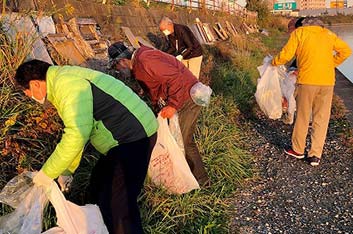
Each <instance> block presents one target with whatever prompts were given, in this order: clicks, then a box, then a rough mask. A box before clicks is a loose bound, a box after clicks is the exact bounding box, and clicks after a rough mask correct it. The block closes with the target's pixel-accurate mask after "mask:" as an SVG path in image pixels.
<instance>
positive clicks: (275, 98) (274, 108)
mask: <svg viewBox="0 0 353 234" xmlns="http://www.w3.org/2000/svg"><path fill="white" fill-rule="evenodd" d="M257 69H258V71H259V72H260V75H261V78H260V79H259V80H258V83H257V87H256V93H255V97H256V101H257V104H258V105H259V107H260V109H261V110H262V111H263V112H264V114H265V115H266V116H267V117H268V118H270V119H279V118H281V116H282V92H281V86H280V80H279V74H278V68H277V67H275V66H272V65H271V64H270V59H269V58H267V57H266V58H265V59H264V64H263V65H262V66H259V67H258V68H257Z"/></svg>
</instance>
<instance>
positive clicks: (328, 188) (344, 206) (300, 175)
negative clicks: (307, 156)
mask: <svg viewBox="0 0 353 234" xmlns="http://www.w3.org/2000/svg"><path fill="white" fill-rule="evenodd" d="M248 126H249V127H250V129H251V130H250V131H251V132H252V134H251V135H252V137H251V138H249V141H250V142H251V145H252V146H253V147H252V149H250V151H251V153H253V155H254V156H255V159H254V168H255V169H257V170H258V172H257V179H255V180H253V181H250V182H247V183H246V184H244V187H243V188H241V189H239V193H238V194H237V195H236V197H235V203H234V206H235V213H234V216H233V217H234V218H233V220H232V224H231V231H230V232H231V233H240V234H252V233H263V234H270V233H288V234H289V233H295V234H304V233H310V234H314V233H335V234H336V233H353V196H352V194H353V186H352V182H353V174H352V169H353V168H352V150H350V149H349V148H347V147H346V146H344V144H343V142H342V140H341V138H340V137H338V135H337V132H336V130H335V127H334V126H333V123H330V127H329V131H328V134H327V139H326V145H325V148H324V153H323V157H322V161H321V164H320V165H319V166H318V167H312V166H310V165H309V164H307V163H306V162H305V161H304V160H299V159H295V158H293V157H291V156H287V155H285V154H284V152H283V147H284V146H285V145H290V137H291V132H292V127H293V126H289V125H285V124H283V123H281V122H280V121H272V120H269V119H267V118H265V117H258V118H257V119H255V120H252V121H250V122H249V123H248ZM308 140H309V139H308Z"/></svg>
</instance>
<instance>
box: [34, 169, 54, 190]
mask: <svg viewBox="0 0 353 234" xmlns="http://www.w3.org/2000/svg"><path fill="white" fill-rule="evenodd" d="M52 182H53V179H52V178H50V177H49V176H47V175H46V174H45V173H44V172H43V171H42V170H40V171H38V172H37V174H36V175H35V176H34V177H33V183H34V184H35V185H37V186H43V187H44V188H45V189H49V188H50V186H51V184H52Z"/></svg>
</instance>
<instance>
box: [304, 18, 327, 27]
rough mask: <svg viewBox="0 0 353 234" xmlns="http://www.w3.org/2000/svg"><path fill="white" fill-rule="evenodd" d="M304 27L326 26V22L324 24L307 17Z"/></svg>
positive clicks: (316, 19) (317, 19)
mask: <svg viewBox="0 0 353 234" xmlns="http://www.w3.org/2000/svg"><path fill="white" fill-rule="evenodd" d="M302 24H303V26H321V27H323V26H324V22H322V21H321V20H320V19H319V18H317V17H307V18H305V19H304V20H303V22H302Z"/></svg>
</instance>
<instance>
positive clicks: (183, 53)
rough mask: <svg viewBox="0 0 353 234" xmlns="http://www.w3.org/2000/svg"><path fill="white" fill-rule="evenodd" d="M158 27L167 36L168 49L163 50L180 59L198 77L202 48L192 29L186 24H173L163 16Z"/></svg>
mask: <svg viewBox="0 0 353 234" xmlns="http://www.w3.org/2000/svg"><path fill="white" fill-rule="evenodd" d="M159 29H160V30H161V31H162V32H163V34H164V35H166V37H167V38H168V41H169V46H170V47H169V49H168V50H167V51H165V52H166V53H168V54H171V55H173V56H175V57H176V58H177V59H178V60H179V61H181V62H182V63H183V64H184V65H185V66H186V67H187V68H189V70H190V71H191V72H192V74H194V76H196V78H197V79H198V78H199V77H200V69H201V63H202V48H201V45H200V43H199V41H198V40H197V39H196V37H195V36H194V34H193V33H192V31H191V30H190V29H189V27H188V26H186V25H181V24H175V23H173V21H172V20H171V19H170V18H168V17H166V16H164V17H163V18H162V19H161V21H160V23H159Z"/></svg>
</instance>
